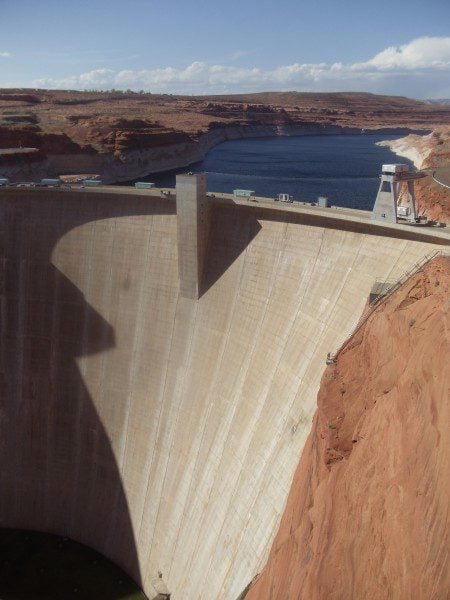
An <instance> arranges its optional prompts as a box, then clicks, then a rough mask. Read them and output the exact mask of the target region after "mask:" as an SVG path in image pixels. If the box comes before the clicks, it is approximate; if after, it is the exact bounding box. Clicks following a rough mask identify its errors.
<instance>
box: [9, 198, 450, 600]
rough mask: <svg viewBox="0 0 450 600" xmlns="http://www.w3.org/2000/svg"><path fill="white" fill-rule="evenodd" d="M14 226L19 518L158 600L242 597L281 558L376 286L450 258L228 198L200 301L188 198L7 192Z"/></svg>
mask: <svg viewBox="0 0 450 600" xmlns="http://www.w3.org/2000/svg"><path fill="white" fill-rule="evenodd" d="M0 229H1V230H0V239H1V257H0V258H1V261H2V262H1V265H2V268H3V270H2V278H1V280H0V282H1V316H2V328H1V347H0V350H1V352H0V361H1V362H0V374H1V377H0V383H1V386H2V387H1V390H2V392H1V393H2V418H1V419H0V440H1V448H2V452H1V455H0V461H1V464H0V467H1V468H0V524H1V525H2V526H11V527H23V528H29V529H35V530H46V531H51V532H55V533H62V534H65V535H68V536H70V537H72V538H74V539H76V540H79V541H81V542H83V543H86V544H88V545H90V546H92V547H94V548H95V549H97V550H99V551H100V552H102V553H103V554H105V555H106V556H108V557H110V558H111V559H113V560H114V561H115V562H117V563H118V564H119V565H121V566H122V567H124V568H125V569H126V570H127V571H128V572H129V573H130V574H131V575H132V576H134V577H135V578H136V579H137V580H138V581H140V582H141V583H142V585H143V586H144V589H145V590H147V591H148V593H149V594H150V593H151V592H152V590H154V589H155V583H156V582H158V580H162V581H163V583H164V585H165V586H167V590H168V591H169V592H170V593H171V594H172V596H171V597H172V598H173V600H177V599H180V600H185V599H189V600H190V599H195V598H201V599H205V600H210V599H224V600H234V599H235V598H236V597H237V596H238V595H239V593H240V592H241V591H242V590H243V589H244V587H245V586H246V585H247V584H248V582H249V581H250V580H251V579H252V577H253V576H254V575H255V574H256V573H257V572H258V571H259V570H260V569H261V568H262V566H263V565H264V563H265V560H266V557H267V553H268V550H269V548H270V545H271V542H272V539H273V536H274V534H275V532H276V530H277V527H278V523H279V519H280V516H281V514H282V511H283V508H284V504H285V501H286V498H287V494H288V491H289V487H290V484H291V478H292V475H293V473H294V470H295V468H296V465H297V463H298V459H299V456H300V453H301V450H302V448H303V444H304V442H305V440H306V437H307V435H308V433H309V430H310V425H311V416H312V414H313V412H314V410H315V402H316V393H317V390H318V386H319V382H320V377H321V375H322V372H323V369H324V366H325V357H326V354H327V352H329V351H330V350H333V349H334V348H336V347H337V346H339V344H340V343H341V342H342V341H343V337H344V336H345V333H346V332H348V331H350V330H351V329H352V327H353V326H354V325H355V324H356V322H357V321H358V318H359V316H360V314H361V312H362V310H363V308H364V305H365V303H366V300H367V298H368V296H369V294H370V290H371V287H372V285H373V283H374V281H375V280H377V279H381V280H390V279H395V278H397V277H398V276H400V275H401V274H402V273H403V272H404V271H405V270H406V269H408V268H409V267H410V266H411V265H412V264H413V263H414V262H415V261H416V260H418V259H420V258H421V257H422V256H423V255H424V254H427V253H429V252H430V251H431V250H432V249H434V248H435V247H437V246H436V245H435V244H433V243H427V242H424V241H419V240H413V239H402V238H398V237H389V235H388V233H386V231H387V229H386V230H383V231H382V230H380V233H382V235H377V234H376V232H377V229H376V227H374V228H373V230H371V232H370V233H369V232H362V231H352V230H351V228H350V227H347V229H339V227H338V226H337V225H336V223H334V222H333V223H327V226H323V225H321V224H320V221H319V220H317V219H315V220H314V219H312V221H310V222H308V221H307V219H306V221H305V217H303V216H300V217H299V216H298V215H296V214H294V213H292V212H289V211H286V212H282V211H276V210H273V211H271V210H266V209H264V208H262V207H258V206H251V207H250V206H244V205H242V206H236V205H232V204H229V205H227V204H220V203H217V204H215V205H214V206H212V207H211V215H210V232H209V243H208V249H207V252H206V255H205V256H206V258H205V263H204V265H203V288H202V295H201V296H200V299H198V300H197V299H196V298H195V297H192V295H190V294H186V295H184V294H183V293H180V288H179V280H178V279H179V268H180V260H179V253H178V249H177V235H178V233H179V232H178V231H177V218H176V214H175V203H174V202H173V201H170V200H166V199H158V198H154V197H151V198H150V197H147V196H145V195H144V194H142V195H138V194H134V195H133V194H127V193H126V192H124V193H123V194H120V193H114V194H111V195H108V194H102V193H100V192H98V193H97V192H92V191H89V192H86V193H82V192H77V193H75V192H74V193H70V192H55V191H52V192H51V193H50V192H48V193H46V192H39V193H35V192H32V191H26V190H25V191H23V190H21V191H19V190H17V191H15V190H7V191H5V192H3V191H1V192H0ZM442 243H443V242H442V241H441V244H442ZM159 574H161V577H160V575H159Z"/></svg>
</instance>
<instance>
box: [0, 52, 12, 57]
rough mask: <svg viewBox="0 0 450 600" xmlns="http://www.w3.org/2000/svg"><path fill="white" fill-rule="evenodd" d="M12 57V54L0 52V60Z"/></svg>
mask: <svg viewBox="0 0 450 600" xmlns="http://www.w3.org/2000/svg"><path fill="white" fill-rule="evenodd" d="M10 56H11V53H10V52H0V58H9V57H10Z"/></svg>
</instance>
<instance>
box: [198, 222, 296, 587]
mask: <svg viewBox="0 0 450 600" xmlns="http://www.w3.org/2000/svg"><path fill="white" fill-rule="evenodd" d="M285 227H287V223H285ZM280 257H281V250H278V252H277V259H276V264H275V268H274V270H273V276H272V279H271V284H270V288H269V289H270V291H269V295H268V297H267V301H266V304H265V307H264V312H263V315H262V318H261V320H260V327H259V329H258V333H257V336H256V339H255V342H254V344H253V347H252V350H251V352H250V356H249V361H248V365H247V369H246V373H248V369H249V367H250V364H251V361H252V358H253V356H254V353H255V349H256V348H257V347H258V345H259V341H260V338H261V328H262V326H263V323H264V321H265V320H266V317H267V310H268V306H269V304H270V299H271V297H272V295H273V291H274V282H275V281H276V274H277V270H278V265H279V262H280ZM244 381H245V378H244ZM243 383H244V382H242V383H241V386H240V390H239V393H238V394H237V398H236V399H238V398H239V396H240V394H241V393H242V387H243ZM262 409H263V406H261V407H260V410H259V412H258V416H257V418H256V421H257V420H258V419H259V415H260V414H261V412H262ZM233 418H234V417H233ZM253 433H254V432H253ZM228 437H229V434H228V436H227V439H228ZM248 447H249V446H247V449H246V452H245V456H247V452H248ZM241 479H242V473H241V474H240V475H239V476H238V478H237V481H236V483H235V484H234V486H233V492H232V495H231V499H233V498H234V497H235V495H236V490H237V487H238V485H239V482H240V481H241ZM230 505H231V502H230V503H228V508H227V510H226V512H225V516H224V519H223V521H222V526H221V528H220V532H219V535H218V536H217V538H216V543H215V545H214V550H213V551H212V552H211V560H210V562H209V565H211V562H212V559H213V556H215V554H216V552H217V546H218V543H219V540H221V539H223V538H222V532H223V528H224V526H225V523H226V521H227V519H228V515H229V512H230V508H231V506H230ZM233 562H234V561H233ZM208 571H209V569H208ZM228 572H229V569H228V571H227V572H226V574H225V576H224V578H226V576H227V574H228ZM206 575H207V574H206ZM203 581H204V580H203ZM222 587H223V580H222V584H221V589H222Z"/></svg>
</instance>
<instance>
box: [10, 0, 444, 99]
mask: <svg viewBox="0 0 450 600" xmlns="http://www.w3.org/2000/svg"><path fill="white" fill-rule="evenodd" d="M0 14H1V21H2V28H1V33H0V86H3V87H14V86H20V87H48V88H71V89H94V88H96V89H110V88H112V87H114V88H123V89H127V88H131V89H135V90H140V89H145V90H149V91H153V92H171V93H187V94H191V93H225V92H245V91H263V90H300V91H344V90H350V91H357V90H361V91H371V92H378V93H394V94H402V95H408V96H412V97H417V98H425V97H429V98H439V97H450V2H449V1H448V0H429V1H428V2H426V0H420V1H419V0H409V2H406V1H405V0H390V1H386V0H376V1H375V0H373V1H371V2H369V1H367V0H360V1H359V2H356V1H354V0H347V1H345V2H342V1H339V0H322V1H321V2H314V1H313V0H310V1H308V2H306V1H303V0H297V1H293V0H279V1H278V2H276V1H274V0H271V1H268V0H245V1H244V0H241V1H236V0H228V2H223V0H222V1H221V2H218V1H216V0H209V1H205V0H197V1H196V2H193V1H191V0H185V1H184V2H182V1H180V0H165V1H164V0H160V1H159V2H155V1H153V0H127V1H120V2H119V1H118V0H109V1H106V0H89V1H88V0H78V1H74V0H59V1H56V0H39V1H36V0H0Z"/></svg>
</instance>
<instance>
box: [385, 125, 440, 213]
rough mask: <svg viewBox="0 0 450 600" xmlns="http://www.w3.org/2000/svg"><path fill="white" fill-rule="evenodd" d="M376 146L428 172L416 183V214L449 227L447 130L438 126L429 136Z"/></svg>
mask: <svg viewBox="0 0 450 600" xmlns="http://www.w3.org/2000/svg"><path fill="white" fill-rule="evenodd" d="M379 144H380V145H383V146H388V147H389V148H391V150H392V151H393V152H395V153H396V154H398V155H399V156H404V157H405V158H408V159H410V160H412V161H413V163H414V165H415V166H416V168H417V169H423V170H425V171H427V173H428V175H427V177H426V178H424V179H421V180H419V181H417V183H416V198H417V202H418V207H419V214H422V215H426V216H427V217H428V219H430V220H432V221H439V222H441V223H447V224H450V127H444V126H441V127H438V128H437V129H435V130H434V131H433V132H432V133H430V134H428V135H424V136H422V135H408V136H406V137H404V138H400V139H398V140H389V141H385V142H380V143H379ZM438 182H442V183H441V184H440V183H438ZM442 184H443V185H442Z"/></svg>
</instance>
